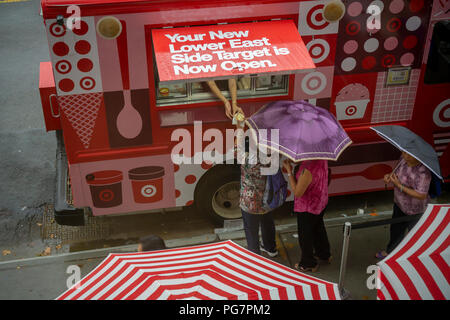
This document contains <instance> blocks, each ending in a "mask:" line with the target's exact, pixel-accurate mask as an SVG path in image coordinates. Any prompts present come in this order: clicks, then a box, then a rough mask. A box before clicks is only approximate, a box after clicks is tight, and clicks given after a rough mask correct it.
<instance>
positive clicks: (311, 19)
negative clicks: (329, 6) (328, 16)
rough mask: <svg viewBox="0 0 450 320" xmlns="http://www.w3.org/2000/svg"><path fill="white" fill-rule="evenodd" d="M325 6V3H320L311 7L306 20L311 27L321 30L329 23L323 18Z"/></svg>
mask: <svg viewBox="0 0 450 320" xmlns="http://www.w3.org/2000/svg"><path fill="white" fill-rule="evenodd" d="M323 7H324V5H323V4H319V5H317V6H314V7H312V8H311V9H309V11H308V14H307V15H306V22H307V23H308V27H310V28H311V29H314V30H321V29H324V28H326V27H327V26H328V25H329V23H328V22H327V21H325V20H324V19H323V16H322V10H323Z"/></svg>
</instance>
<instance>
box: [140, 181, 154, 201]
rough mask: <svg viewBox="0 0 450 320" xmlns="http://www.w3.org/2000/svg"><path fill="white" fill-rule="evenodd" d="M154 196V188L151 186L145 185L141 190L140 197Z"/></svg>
mask: <svg viewBox="0 0 450 320" xmlns="http://www.w3.org/2000/svg"><path fill="white" fill-rule="evenodd" d="M155 194H156V187H155V186H154V185H151V184H147V185H145V186H143V187H142V188H141V195H142V196H144V197H146V198H150V197H153V196H154V195H155Z"/></svg>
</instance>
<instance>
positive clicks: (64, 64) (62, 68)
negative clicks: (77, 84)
mask: <svg viewBox="0 0 450 320" xmlns="http://www.w3.org/2000/svg"><path fill="white" fill-rule="evenodd" d="M55 69H56V71H58V72H59V73H61V74H67V73H69V72H70V71H71V70H72V65H71V64H70V62H69V61H67V60H61V61H58V62H57V63H56V65H55Z"/></svg>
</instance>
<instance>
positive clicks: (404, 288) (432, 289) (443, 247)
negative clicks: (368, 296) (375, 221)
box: [377, 204, 450, 300]
mask: <svg viewBox="0 0 450 320" xmlns="http://www.w3.org/2000/svg"><path fill="white" fill-rule="evenodd" d="M449 222H450V205H448V204H446V205H431V204H430V205H428V208H427V210H426V211H425V213H424V214H423V216H422V217H421V219H420V220H419V222H418V223H417V224H416V226H415V227H414V228H413V229H412V230H411V231H410V232H409V233H408V234H407V236H406V237H405V238H404V239H403V241H402V242H401V243H400V244H399V245H398V246H397V248H395V249H394V251H392V252H391V253H390V254H389V255H388V256H387V257H386V258H385V259H384V260H382V261H381V262H379V263H378V266H379V267H380V274H379V277H380V278H379V280H380V288H379V289H378V296H377V298H378V299H379V300H386V299H389V300H390V299H392V300H409V299H411V300H422V299H424V300H444V299H445V300H448V299H450V248H449V245H450V225H449Z"/></svg>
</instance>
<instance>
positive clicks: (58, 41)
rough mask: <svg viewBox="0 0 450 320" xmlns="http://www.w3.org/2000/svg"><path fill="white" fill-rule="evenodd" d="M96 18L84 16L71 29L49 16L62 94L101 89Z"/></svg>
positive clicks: (54, 57)
mask: <svg viewBox="0 0 450 320" xmlns="http://www.w3.org/2000/svg"><path fill="white" fill-rule="evenodd" d="M94 20H95V18H94V17H83V18H82V19H81V21H80V23H79V26H77V23H74V25H73V28H72V30H70V29H68V28H67V27H66V26H65V25H60V24H58V23H57V22H56V19H47V20H46V21H45V22H46V28H47V33H48V37H47V38H48V40H49V44H50V54H51V58H52V62H53V68H54V70H56V72H55V83H56V89H57V93H58V95H60V96H65V95H73V94H87V93H93V92H102V91H103V90H102V82H101V79H100V66H99V61H98V53H97V37H96V30H95V21H94Z"/></svg>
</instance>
